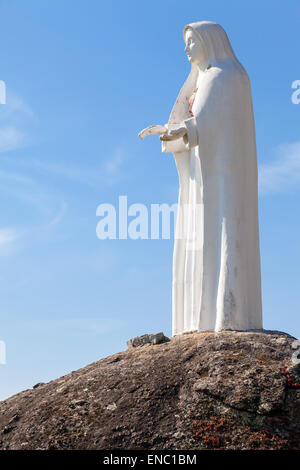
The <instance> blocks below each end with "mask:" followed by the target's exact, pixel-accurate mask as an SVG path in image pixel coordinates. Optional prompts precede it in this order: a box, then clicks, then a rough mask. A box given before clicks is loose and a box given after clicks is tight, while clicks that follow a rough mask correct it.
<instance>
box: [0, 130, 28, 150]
mask: <svg viewBox="0 0 300 470" xmlns="http://www.w3.org/2000/svg"><path fill="white" fill-rule="evenodd" d="M25 143H26V138H25V134H24V133H23V132H20V131H18V129H16V128H15V127H12V126H9V127H2V128H0V152H8V151H9V150H15V149H18V148H20V147H23V146H24V144H25Z"/></svg>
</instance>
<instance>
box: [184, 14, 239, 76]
mask: <svg viewBox="0 0 300 470" xmlns="http://www.w3.org/2000/svg"><path fill="white" fill-rule="evenodd" d="M183 37H184V41H185V44H186V47H185V51H186V53H187V56H188V59H189V61H190V62H191V63H192V64H196V65H200V66H205V67H207V66H208V65H209V64H212V63H214V62H216V61H218V60H222V59H227V58H234V59H235V58H236V57H235V55H234V52H233V50H232V47H231V44H230V42H229V39H228V37H227V34H226V33H225V31H224V29H223V28H222V26H220V25H219V24H217V23H213V22H211V21H199V22H197V23H190V24H188V25H187V26H186V27H185V28H184V30H183Z"/></svg>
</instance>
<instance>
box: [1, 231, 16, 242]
mask: <svg viewBox="0 0 300 470" xmlns="http://www.w3.org/2000/svg"><path fill="white" fill-rule="evenodd" d="M16 238H17V234H16V231H15V230H14V229H10V228H4V229H3V228H2V229H0V245H2V246H3V245H7V244H8V243H11V242H12V241H14V240H16Z"/></svg>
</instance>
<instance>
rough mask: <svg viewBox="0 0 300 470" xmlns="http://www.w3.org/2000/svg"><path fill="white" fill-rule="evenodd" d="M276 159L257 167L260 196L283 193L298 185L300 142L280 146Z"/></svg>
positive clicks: (299, 181)
mask: <svg viewBox="0 0 300 470" xmlns="http://www.w3.org/2000/svg"><path fill="white" fill-rule="evenodd" d="M275 155H276V158H275V159H274V160H273V161H271V162H270V163H267V164H263V165H260V167H259V191H260V193H261V194H266V193H276V192H284V191H287V190H289V189H291V188H295V187H297V186H299V185H300V142H294V143H291V144H284V145H280V146H279V147H277V148H276V150H275Z"/></svg>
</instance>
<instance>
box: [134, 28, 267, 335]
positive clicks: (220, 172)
mask: <svg viewBox="0 0 300 470" xmlns="http://www.w3.org/2000/svg"><path fill="white" fill-rule="evenodd" d="M183 35H184V40H185V43H186V48H185V51H186V53H187V56H188V59H189V61H190V62H191V72H190V74H189V76H188V78H187V80H186V82H185V84H184V85H183V87H182V89H181V91H180V93H179V96H178V98H177V100H176V102H175V105H174V107H173V109H172V112H171V115H170V119H169V122H168V124H166V125H165V126H150V127H149V128H147V129H144V130H143V131H142V132H141V133H140V134H139V135H140V137H144V136H145V135H148V134H155V133H156V134H162V136H161V137H160V139H161V140H162V152H163V153H166V152H172V153H173V154H174V158H175V162H176V166H177V170H178V175H179V184H180V189H179V200H178V212H177V223H176V234H175V245H174V255H173V299H172V304H173V335H177V334H180V333H184V332H188V331H194V330H197V331H220V330H226V329H231V330H250V329H261V328H262V306H261V275H260V254H259V231H258V207H257V205H258V203H257V156H256V142H255V129H254V119H253V110H252V98H251V89H250V83H249V78H248V75H247V73H246V71H245V69H244V68H243V66H242V65H241V64H240V63H239V61H238V60H237V58H236V56H235V54H234V52H233V50H232V47H231V45H230V42H229V39H228V37H227V35H226V33H225V31H224V30H223V28H222V27H221V26H219V25H218V24H216V23H212V22H208V21H201V22H198V23H191V24H189V25H187V26H186V27H185V28H184V33H183Z"/></svg>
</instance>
